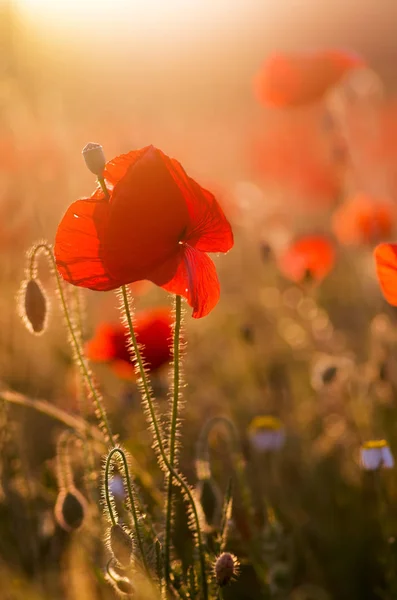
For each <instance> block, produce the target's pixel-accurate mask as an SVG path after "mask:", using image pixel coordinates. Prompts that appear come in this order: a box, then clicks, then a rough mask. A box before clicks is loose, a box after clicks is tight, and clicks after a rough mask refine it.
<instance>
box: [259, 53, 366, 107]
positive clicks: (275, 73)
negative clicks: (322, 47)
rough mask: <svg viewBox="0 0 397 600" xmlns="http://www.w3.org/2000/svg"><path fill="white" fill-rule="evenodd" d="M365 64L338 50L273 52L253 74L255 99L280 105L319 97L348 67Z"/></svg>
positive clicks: (306, 102)
mask: <svg viewBox="0 0 397 600" xmlns="http://www.w3.org/2000/svg"><path fill="white" fill-rule="evenodd" d="M363 65H364V61H363V60H362V59H361V58H360V57H359V56H357V55H353V54H351V53H349V52H344V51H340V50H326V51H322V52H315V53H295V54H280V53H277V54H273V55H272V56H270V57H269V58H268V59H267V61H266V62H265V64H264V65H263V67H262V70H261V71H260V73H259V74H258V75H257V76H256V79H255V82H254V85H255V92H256V95H257V97H258V100H259V101H260V102H262V103H264V104H268V105H270V106H276V107H279V108H282V107H288V106H300V105H304V104H309V103H311V102H315V101H317V100H320V99H321V98H322V97H323V96H324V94H325V93H326V92H327V91H328V90H329V89H330V88H331V87H333V86H334V85H336V84H337V83H338V82H339V81H340V79H341V78H342V77H343V76H344V75H345V73H347V72H348V71H349V70H351V69H355V68H359V67H362V66H363Z"/></svg>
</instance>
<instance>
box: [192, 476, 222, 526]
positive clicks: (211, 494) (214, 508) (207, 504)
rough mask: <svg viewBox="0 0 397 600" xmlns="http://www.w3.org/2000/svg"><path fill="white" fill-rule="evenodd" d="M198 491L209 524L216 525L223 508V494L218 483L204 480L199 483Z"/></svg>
mask: <svg viewBox="0 0 397 600" xmlns="http://www.w3.org/2000/svg"><path fill="white" fill-rule="evenodd" d="M196 491H197V496H198V498H199V500H200V504H201V506H202V508H203V511H204V515H205V519H206V521H207V523H209V524H210V525H212V524H214V523H216V522H217V520H218V518H219V515H220V512H221V508H222V498H221V492H220V490H219V488H218V486H217V484H216V482H215V481H214V480H213V479H212V478H210V479H203V480H201V481H199V482H198V484H197V490H196Z"/></svg>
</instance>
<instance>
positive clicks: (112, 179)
mask: <svg viewBox="0 0 397 600" xmlns="http://www.w3.org/2000/svg"><path fill="white" fill-rule="evenodd" d="M150 147H151V146H145V147H144V148H141V149H140V150H132V151H131V152H127V154H120V155H119V156H116V157H115V158H113V159H112V160H109V162H107V163H106V166H105V170H104V172H103V176H104V179H105V181H106V183H107V184H110V186H109V187H110V188H113V187H114V186H115V185H116V183H118V182H119V181H120V180H121V179H122V178H123V177H124V176H125V175H126V173H127V171H128V169H129V168H130V167H132V166H133V165H134V164H135V163H136V162H137V161H138V160H139V159H140V158H141V157H142V156H143V155H144V154H145V152H146V151H147V150H148V149H149V148H150Z"/></svg>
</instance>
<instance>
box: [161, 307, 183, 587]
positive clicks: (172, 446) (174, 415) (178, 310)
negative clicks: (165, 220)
mask: <svg viewBox="0 0 397 600" xmlns="http://www.w3.org/2000/svg"><path fill="white" fill-rule="evenodd" d="M181 323H182V302H181V297H180V296H176V297H175V327H174V347H173V355H174V361H173V362H174V379H173V397H172V409H171V423H170V435H169V457H170V464H171V466H172V467H174V466H175V462H176V460H175V459H176V439H177V428H178V400H179V391H180V390H179V388H180V333H181ZM172 479H173V478H172V474H171V473H170V474H169V475H168V482H167V507H166V521H165V540H164V563H165V566H164V571H165V573H164V574H165V580H166V582H167V584H168V582H169V580H170V568H171V534H172V488H173V485H172Z"/></svg>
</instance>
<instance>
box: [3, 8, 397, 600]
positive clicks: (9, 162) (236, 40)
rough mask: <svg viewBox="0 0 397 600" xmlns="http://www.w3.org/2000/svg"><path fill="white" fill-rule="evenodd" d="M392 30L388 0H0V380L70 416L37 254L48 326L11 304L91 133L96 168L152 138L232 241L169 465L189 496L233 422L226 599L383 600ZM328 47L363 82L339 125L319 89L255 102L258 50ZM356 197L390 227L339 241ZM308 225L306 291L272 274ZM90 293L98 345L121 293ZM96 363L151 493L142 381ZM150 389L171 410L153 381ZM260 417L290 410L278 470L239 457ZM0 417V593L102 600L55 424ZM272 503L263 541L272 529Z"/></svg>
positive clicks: (395, 163) (394, 117)
mask: <svg viewBox="0 0 397 600" xmlns="http://www.w3.org/2000/svg"><path fill="white" fill-rule="evenodd" d="M396 20H397V4H396V2H395V1H394V0H378V1H376V0H366V1H365V2H359V1H358V0H351V1H349V2H346V0H345V1H342V0H334V1H333V2H326V1H322V2H320V1H319V0H285V1H284V2H278V1H277V0H244V1H243V0H212V1H211V0H145V1H141V0H112V1H110V0H96V1H91V0H10V1H8V2H7V1H6V0H2V1H1V4H0V28H1V29H0V33H1V37H0V44H1V47H0V184H1V185H0V285H1V289H2V292H1V294H0V366H1V383H2V386H3V387H4V388H5V389H7V390H12V391H15V392H18V393H21V394H22V395H23V396H22V397H26V398H30V399H33V400H35V399H40V398H41V399H44V400H46V401H48V402H50V403H51V404H52V405H54V406H56V407H58V408H59V409H61V410H63V411H66V413H68V414H75V413H77V412H78V406H79V403H78V397H79V387H78V384H77V383H76V382H77V379H78V378H77V377H76V371H75V367H74V364H73V361H72V358H71V353H70V351H69V347H68V345H67V342H66V335H65V331H64V327H63V323H62V321H61V319H60V318H59V314H60V312H59V310H58V308H57V306H56V295H55V293H54V291H53V290H54V285H53V283H52V281H51V277H50V274H49V272H48V269H47V266H46V265H45V262H44V261H43V264H42V265H41V263H40V279H41V281H42V283H43V286H44V287H45V289H46V291H47V294H48V297H49V299H50V301H51V304H52V310H51V319H50V325H49V329H48V331H47V332H46V335H44V336H42V337H39V338H33V337H31V336H30V335H29V333H28V332H27V331H26V330H25V329H24V327H23V325H22V323H21V322H20V319H19V316H18V315H17V312H16V310H15V306H16V300H15V297H16V293H17V290H18V288H19V285H20V282H21V280H22V279H23V278H24V268H25V252H26V250H27V249H28V248H29V247H30V246H31V244H32V243H34V242H35V241H36V240H37V239H40V238H45V239H48V241H49V242H50V243H52V242H53V239H54V235H55V231H56V227H57V224H58V222H59V219H60V217H61V215H62V214H63V212H64V211H65V209H66V207H67V206H68V205H69V204H70V203H71V202H72V201H73V200H75V199H77V198H79V197H83V196H86V195H89V194H90V193H91V192H92V190H93V187H94V185H95V182H94V180H93V176H92V175H91V174H90V173H89V172H88V171H87V169H86V168H85V166H84V163H83V160H82V157H81V149H82V148H83V146H84V145H85V144H86V143H87V142H89V141H94V142H99V143H101V144H102V145H103V147H104V151H105V154H106V156H107V157H108V158H109V159H110V158H112V157H114V156H116V155H118V154H120V153H123V152H126V151H129V150H132V149H135V148H139V147H142V146H145V145H148V144H153V145H155V146H157V147H159V148H161V149H162V150H163V151H164V152H165V153H167V154H168V155H170V156H173V157H175V158H177V159H178V160H179V161H180V162H181V163H182V165H183V166H184V168H185V169H186V171H187V172H188V173H189V175H191V176H192V177H194V178H195V179H196V180H197V181H199V182H200V184H202V185H203V186H204V187H207V188H209V189H211V190H212V191H213V192H214V193H215V194H216V195H217V197H218V198H219V201H220V203H221V204H222V206H223V208H224V210H225V212H226V214H227V216H228V217H229V219H230V220H231V222H232V225H233V227H234V232H235V241H236V243H235V248H234V249H233V250H232V251H231V252H230V253H229V254H228V255H227V256H225V257H219V258H216V264H217V267H218V270H219V275H220V279H221V287H222V296H221V301H220V303H219V305H218V306H217V308H216V309H215V310H214V311H213V313H212V314H211V315H210V316H209V317H207V318H206V319H204V320H203V321H198V322H193V320H192V319H190V318H188V319H187V325H186V338H187V341H188V352H187V356H186V367H185V378H186V381H187V383H188V387H187V388H186V391H185V398H186V408H185V415H184V423H183V430H182V442H183V443H184V447H183V451H182V455H181V465H182V468H183V470H184V471H185V472H186V474H187V476H188V479H189V480H190V481H192V482H193V481H195V471H194V460H195V453H196V444H195V440H197V438H198V437H199V434H200V431H201V430H202V427H203V424H204V422H205V421H206V419H207V418H209V417H215V416H217V415H219V414H222V415H226V416H227V417H228V418H230V419H232V420H233V421H234V422H236V423H237V429H238V432H239V435H240V436H241V440H242V448H243V455H244V461H245V463H246V465H247V473H248V480H249V482H250V483H249V485H250V493H251V499H252V502H253V504H252V509H253V512H254V513H255V515H254V517H253V518H254V521H253V523H254V526H253V530H254V533H253V532H252V530H251V531H250V530H249V527H248V525H247V521H248V520H249V519H248V516H247V514H246V513H245V512H244V503H243V501H242V498H241V497H240V495H239V492H238V491H237V494H236V504H235V513H234V525H233V529H232V534H231V549H232V550H233V551H234V552H235V553H236V554H237V555H238V556H239V558H240V559H241V562H242V573H241V577H240V579H239V580H238V581H237V582H236V583H235V584H234V585H233V586H231V587H230V588H227V589H226V590H225V593H224V597H225V598H226V599H240V600H251V598H252V599H254V598H262V597H264V598H280V599H281V598H291V599H292V600H316V599H318V600H324V599H335V600H345V599H346V600H347V599H349V600H352V599H357V600H366V599H368V600H372V599H375V598H388V599H393V598H397V591H396V585H397V584H396V573H397V571H396V565H397V562H396V555H397V549H396V548H395V546H396V544H395V536H396V534H397V531H396V524H397V514H396V509H395V506H396V502H395V500H396V499H397V478H396V476H395V473H394V471H393V470H387V471H386V470H385V471H384V472H382V473H381V472H380V471H379V472H378V471H377V472H376V474H375V473H372V472H371V473H368V472H366V470H365V469H363V467H362V464H361V463H360V447H361V446H362V444H363V443H364V442H366V441H368V440H371V439H380V438H386V440H387V442H388V444H389V445H390V448H391V449H392V451H393V449H394V450H397V427H396V423H397V378H396V362H395V360H396V359H395V357H396V354H395V349H396V342H397V336H396V314H395V309H394V308H392V307H391V306H389V305H387V303H386V302H385V301H384V299H383V297H382V294H381V292H380V289H379V284H378V282H377V279H376V274H375V265H374V261H373V256H372V250H373V248H374V246H375V244H376V242H378V241H382V240H390V239H391V240H393V239H396V238H395V234H396V231H395V230H396V227H395V225H396V220H395V219H396V214H395V202H396V200H397V104H396V102H395V98H394V95H395V92H396V78H395V67H396V61H397V43H396V37H395V23H396ZM324 48H338V49H342V50H343V51H344V50H346V51H349V52H353V53H355V54H358V55H359V56H361V57H362V58H363V61H364V62H365V64H366V65H367V68H368V79H366V80H365V85H364V88H365V89H364V91H362V90H361V88H360V90H361V91H359V92H357V90H356V89H355V88H354V86H353V88H354V91H355V92H357V95H356V97H355V98H354V99H353V100H354V102H353V101H352V102H351V103H350V100H349V98H348V97H347V96H348V95H346V94H344V88H343V86H341V90H340V96H338V97H340V98H341V102H342V104H343V107H344V110H343V111H342V112H343V114H342V119H341V120H340V121H338V120H337V119H335V118H334V114H333V113H332V110H331V108H332V106H333V105H332V104H330V102H329V101H328V99H327V98H325V99H324V98H323V99H321V100H320V101H318V102H315V103H313V104H311V105H310V106H302V107H298V108H293V109H291V110H289V109H288V110H281V109H279V108H274V107H271V106H266V105H264V104H261V103H260V102H259V101H258V98H257V94H256V93H255V86H254V79H255V76H256V75H257V73H258V72H259V71H260V69H261V68H262V65H263V63H264V61H265V60H266V59H267V58H268V57H269V56H271V55H272V54H273V53H275V52H292V53H294V52H299V51H313V52H316V51H317V50H319V49H324ZM367 81H368V86H367V87H366V85H367V84H366V82H367ZM374 82H375V84H374ZM373 85H375V88H376V89H375V92H374V91H373V87H371V86H373ZM347 86H348V84H347ZM367 88H368V93H367V91H366V90H367ZM330 115H331V116H330ZM357 115H358V117H359V118H358V119H355V118H352V117H355V116H357ZM374 131H375V133H374ZM341 132H342V134H343V135H341ZM341 140H342V141H341ZM359 194H364V195H365V196H366V197H369V198H370V199H371V202H372V201H374V204H375V205H377V206H378V205H379V203H383V202H386V203H387V207H388V208H387V218H386V220H387V226H386V227H385V228H384V229H383V225H382V223H383V221H382V223H381V224H379V221H376V223H375V224H374V225H373V224H371V223H370V224H369V225H368V227H367V226H365V227H367V229H366V228H365V227H361V226H358V227H356V229H358V233H357V231H356V232H355V233H356V235H355V237H354V235H352V236H350V237H353V238H354V240H353V243H350V242H351V239H349V240H348V242H349V243H346V238H349V235H348V234H345V233H343V232H342V233H341V228H340V227H339V226H338V223H341V222H343V223H344V218H345V217H344V216H343V217H339V218H337V217H335V215H336V213H337V210H338V209H340V208H341V207H342V206H344V205H345V203H346V202H347V201H348V200H349V199H350V198H352V197H355V196H356V195H359ZM360 227H361V229H360ZM368 228H369V229H368ZM342 229H343V228H342ZM364 230H365V231H364ZM349 231H350V230H349ZM368 231H369V234H368ZM348 233H349V232H348ZM303 235H316V236H321V237H322V238H324V239H326V240H328V242H329V243H330V244H332V246H333V249H334V250H333V252H334V253H335V256H333V258H332V259H330V264H329V265H328V266H326V267H325V270H324V273H321V275H319V276H317V275H318V273H317V270H316V268H315V267H313V268H312V265H309V266H308V269H309V270H312V272H311V273H310V277H309V280H306V279H305V277H303V275H302V274H301V275H302V276H301V275H298V276H296V275H295V274H294V266H292V267H291V261H290V260H289V259H286V261H287V266H286V267H285V264H286V263H285V261H284V260H283V257H284V256H285V255H284V252H286V251H287V250H288V249H289V248H291V247H292V245H293V243H294V241H295V240H296V239H299V237H300V236H303ZM315 252H317V251H315ZM320 262H321V261H320ZM283 265H284V266H283ZM320 267H321V268H320V270H321V269H322V267H323V265H322V264H321V265H320ZM291 269H292V270H291ZM133 293H134V296H135V302H136V306H137V309H138V311H139V310H141V309H143V308H147V307H149V306H153V305H164V304H167V305H168V304H169V299H168V298H167V297H166V295H165V294H164V293H163V292H162V291H161V290H158V289H155V288H154V286H150V285H148V286H143V287H137V288H134V289H133ZM85 302H86V323H85V329H84V336H85V339H89V338H91V337H92V336H93V335H94V332H95V330H96V328H97V326H98V324H100V323H101V322H105V321H106V322H108V321H109V322H114V321H117V319H118V311H117V309H116V306H117V302H116V299H115V297H114V295H113V294H111V293H107V294H99V293H98V294H97V293H93V292H87V294H86V295H85ZM329 368H330V369H331V375H330V374H329V372H328V376H329V377H328V379H327V377H326V376H325V377H324V372H325V371H327V369H329ZM332 369H333V371H332ZM94 370H95V373H96V375H97V376H98V378H99V380H100V381H101V389H103V391H104V395H105V399H106V403H107V407H108V409H109V411H110V417H111V420H112V422H113V423H114V429H115V430H116V431H119V432H120V435H121V438H122V439H123V441H124V443H125V444H126V446H127V447H128V448H129V450H130V451H131V452H132V454H133V456H134V458H135V459H136V460H137V462H138V463H139V464H140V468H141V470H142V471H143V472H144V473H149V474H150V476H151V477H152V478H153V480H154V484H153V485H155V486H157V487H161V486H162V476H161V473H160V472H159V471H158V469H157V468H156V464H155V459H154V456H151V455H150V453H149V452H148V447H149V446H150V435H149V433H148V431H147V429H146V425H145V421H144V419H143V417H142V416H141V411H140V406H139V399H138V394H137V391H136V386H135V383H134V381H132V380H128V379H127V380H126V379H125V378H120V377H119V374H118V373H115V372H114V371H112V370H111V369H109V368H108V366H107V365H95V367H94ZM332 373H333V375H332ZM154 377H155V386H156V391H157V392H158V395H159V398H160V403H161V407H162V409H163V410H164V411H165V410H166V393H167V387H168V378H167V370H166V369H165V370H162V371H161V372H160V373H156V374H155V376H154ZM330 382H331V386H329V385H328V384H329V383H330ZM22 404H23V402H22ZM3 413H4V414H3ZM263 414H265V415H272V416H274V417H277V419H280V422H281V423H282V427H283V428H285V431H286V434H287V435H286V442H285V446H284V447H283V449H282V450H281V451H280V452H275V453H272V455H271V456H269V455H268V454H266V456H262V455H257V454H258V453H257V452H256V451H255V450H253V449H252V444H251V443H250V434H249V431H250V429H249V425H250V423H251V422H252V419H253V418H254V417H256V416H258V415H263ZM90 420H91V421H92V422H94V417H93V415H90ZM1 421H2V424H1V427H0V429H1V440H2V441H1V447H2V452H3V456H4V465H3V467H2V487H3V493H2V497H1V506H0V510H1V512H0V528H1V531H2V534H1V535H0V574H1V577H2V580H3V581H4V582H5V586H6V587H5V588H3V589H4V590H5V591H2V592H0V599H1V600H3V598H4V599H5V600H19V599H21V600H22V598H23V599H24V600H25V599H26V598H29V599H30V598H32V599H36V598H37V599H44V598H51V600H55V599H58V598H60V599H64V598H65V599H70V600H75V599H76V598H81V599H82V600H91V599H92V600H96V599H97V598H112V597H114V596H113V590H112V589H111V588H110V587H108V586H106V585H105V584H104V582H103V573H102V571H103V562H104V559H103V556H102V554H101V550H100V548H101V545H100V544H98V543H97V542H98V539H97V538H98V534H97V533H96V532H94V533H92V537H90V538H89V543H88V542H87V541H86V539H85V538H84V535H83V534H81V536H80V537H74V536H69V535H68V534H66V533H65V532H64V531H62V529H61V528H60V527H59V524H57V523H56V522H55V521H54V517H53V506H54V504H55V501H56V496H57V483H56V475H55V472H56V469H55V455H56V440H57V438H58V436H59V433H60V431H61V430H62V427H61V426H60V425H54V420H51V419H49V418H48V417H47V416H43V415H41V414H37V413H36V411H33V410H32V409H31V408H27V406H16V404H15V403H12V402H11V403H10V404H9V407H8V408H7V410H5V407H2V416H1ZM209 443H210V447H211V453H212V456H213V462H214V465H213V471H214V478H215V479H216V482H217V485H218V486H219V487H220V489H222V490H223V491H224V489H225V487H226V484H227V480H228V475H229V474H230V472H233V465H232V464H231V463H232V462H233V461H232V460H231V458H230V452H229V450H228V446H227V444H226V443H225V433H224V432H222V431H220V432H219V431H218V432H215V433H214V434H213V435H212V436H211V438H210V441H209ZM259 454H260V453H259ZM80 458H81V457H80ZM258 461H259V462H258ZM76 463H77V467H76V468H77V472H78V473H79V476H80V479H81V480H82V474H81V472H80V471H82V468H81V464H80V463H79V460H78V458H77V459H76ZM258 473H260V474H261V475H260V476H259V477H258V476H257V474H258ZM141 475H142V474H141ZM141 475H140V476H139V477H141ZM372 476H373V477H372ZM10 482H11V484H10ZM379 490H381V491H379ZM380 494H381V496H380ZM149 496H150V494H149ZM379 497H381V500H379ZM259 498H261V499H262V500H259ZM257 499H258V500H257ZM150 501H151V500H150ZM150 501H149V504H150ZM269 505H271V506H272V507H273V509H274V511H275V514H276V522H277V524H279V525H280V528H279V529H278V530H277V532H276V534H275V533H274V531H270V532H269V528H268V527H267V526H268V525H269V520H268V519H267V516H268V515H267V513H266V509H265V506H269ZM180 512H181V513H183V510H182V508H181V509H180ZM251 517H252V515H251V516H250V518H251ZM251 525H252V523H251ZM257 534H258V535H257ZM273 534H274V535H275V536H276V538H277V540H276V546H277V548H276V550H277V551H276V550H275V551H274V552H275V554H274V553H273V558H272V559H271V561H270V562H269V564H268V566H269V568H268V570H267V575H266V577H267V579H266V581H267V583H266V585H265V584H263V581H261V580H260V577H258V574H257V573H256V572H255V570H254V569H253V568H252V561H251V559H252V557H251V558H250V555H249V548H250V545H251V544H252V543H253V542H252V539H251V538H252V536H253V537H254V538H255V540H256V542H258V536H259V538H260V540H262V541H260V543H259V542H258V543H259V545H260V544H262V546H261V548H264V544H265V543H269V539H268V537H267V536H270V535H273ZM277 536H278V537H277ZM263 539H264V540H265V541H263ZM92 540H94V542H93V541H92ZM271 542H272V543H273V544H274V543H275V542H274V539H273V538H272V540H271ZM90 544H91V545H90ZM277 544H279V545H277ZM175 546H176V548H177V550H178V552H179V556H182V557H183V556H184V553H185V554H187V555H189V552H191V543H190V541H189V539H188V535H187V532H186V527H185V523H184V520H183V514H182V517H181V518H180V519H179V520H178V521H177V532H176V536H175ZM276 546H274V547H276ZM272 547H273V546H272ZM93 548H94V549H93ZM268 548H269V546H267V549H268ZM82 549H83V550H82ZM264 556H265V554H264ZM263 560H264V562H265V563H266V560H267V558H264V559H263ZM183 568H184V564H183V560H182V561H181V569H182V570H183Z"/></svg>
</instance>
